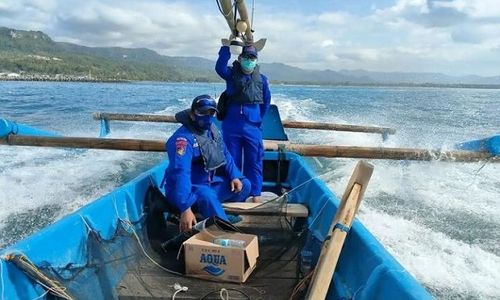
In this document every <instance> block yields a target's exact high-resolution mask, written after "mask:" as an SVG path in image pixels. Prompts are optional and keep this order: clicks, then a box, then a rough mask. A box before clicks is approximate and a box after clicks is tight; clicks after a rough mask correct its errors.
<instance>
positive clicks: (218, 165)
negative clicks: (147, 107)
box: [163, 95, 250, 232]
mask: <svg viewBox="0 0 500 300" xmlns="http://www.w3.org/2000/svg"><path fill="white" fill-rule="evenodd" d="M216 112H217V108H216V102H215V100H214V99H212V98H211V97H210V96H209V95H201V96H198V97H196V98H194V100H193V102H192V104H191V109H187V110H184V111H181V112H179V113H177V114H176V115H175V118H176V120H177V121H178V122H180V123H181V124H182V126H181V127H180V128H179V129H177V131H175V132H174V134H173V135H172V136H171V137H170V138H169V139H168V140H167V143H166V149H167V152H168V159H169V165H168V168H167V169H166V170H165V177H164V179H163V185H164V186H165V195H166V198H167V201H168V202H169V203H168V204H170V206H174V207H175V208H176V209H177V210H178V212H179V213H180V224H179V226H180V230H181V232H185V231H189V230H191V228H192V226H193V225H194V224H196V217H195V215H194V212H197V213H200V214H201V215H202V216H203V218H208V217H211V216H214V215H215V216H218V217H220V218H222V219H224V220H228V218H227V215H226V213H225V212H224V209H223V208H222V204H221V203H222V202H239V201H245V200H246V198H247V197H248V195H249V193H250V182H249V181H248V179H246V178H244V177H243V176H242V174H241V172H240V171H239V169H238V168H237V167H236V165H235V163H234V161H233V158H232V157H231V155H230V154H229V152H228V150H227V148H226V146H225V144H224V142H223V140H222V136H221V134H220V132H219V130H218V129H217V127H216V126H215V125H214V124H213V121H214V119H215V117H214V115H215V113H216Z"/></svg>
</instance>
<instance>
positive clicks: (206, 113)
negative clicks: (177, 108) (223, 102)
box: [194, 109, 215, 117]
mask: <svg viewBox="0 0 500 300" xmlns="http://www.w3.org/2000/svg"><path fill="white" fill-rule="evenodd" d="M194 114H195V115H197V116H200V117H202V116H215V109H208V110H206V111H199V110H195V111H194Z"/></svg>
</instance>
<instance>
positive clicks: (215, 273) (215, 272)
mask: <svg viewBox="0 0 500 300" xmlns="http://www.w3.org/2000/svg"><path fill="white" fill-rule="evenodd" d="M203 271H205V272H207V273H208V274H210V275H213V276H220V275H222V274H224V272H225V271H224V269H221V268H217V267H215V266H211V265H208V266H206V267H204V268H203Z"/></svg>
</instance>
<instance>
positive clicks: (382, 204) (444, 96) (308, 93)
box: [0, 82, 500, 299]
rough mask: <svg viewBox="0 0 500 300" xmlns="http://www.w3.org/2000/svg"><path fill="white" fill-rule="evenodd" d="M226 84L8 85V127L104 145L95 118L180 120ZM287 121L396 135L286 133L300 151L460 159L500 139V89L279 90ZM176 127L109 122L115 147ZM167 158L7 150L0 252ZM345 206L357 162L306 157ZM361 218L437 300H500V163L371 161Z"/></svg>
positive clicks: (3, 151)
mask: <svg viewBox="0 0 500 300" xmlns="http://www.w3.org/2000/svg"><path fill="white" fill-rule="evenodd" d="M223 88H224V86H223V85H222V84H208V83H206V84H203V83H199V84H191V83H186V84H182V83H175V84H174V83H122V84H108V83H46V82H0V118H6V119H9V120H13V121H16V122H19V123H23V124H27V125H31V126H34V127H37V128H41V129H46V130H52V131H57V132H60V133H62V134H64V135H70V136H87V137H96V136H97V135H98V133H99V122H97V121H94V120H93V119H92V116H91V114H92V113H93V112H95V111H104V112H121V113H160V114H174V113H175V112H177V111H179V110H182V109H185V108H188V107H189V105H190V103H191V99H193V98H194V97H195V96H197V95H199V94H207V93H208V94H211V95H219V94H220V93H221V92H222V90H223ZM271 90H272V93H273V98H272V102H273V103H274V104H277V105H278V106H279V108H280V112H281V116H282V118H283V119H293V120H301V121H315V122H334V123H345V124H357V125H375V126H384V127H391V128H395V129H396V130H397V132H396V134H395V135H391V136H390V137H389V139H388V140H387V141H383V140H382V138H381V136H380V135H377V134H363V133H348V132H333V131H310V130H297V129H289V130H287V133H288V136H289V138H290V139H291V140H292V141H294V142H297V143H309V144H328V145H355V146H370V147H378V146H381V147H416V148H425V149H435V148H441V149H452V148H453V145H454V144H455V143H457V142H462V141H467V140H471V139H477V138H481V137H487V136H491V135H493V134H499V133H500V117H499V116H500V90H488V89H455V88H392V87H391V88H387V87H319V86H285V85H272V86H271ZM177 127H178V125H176V124H163V123H133V122H128V123H127V122H112V123H111V135H110V137H114V138H143V139H161V140H164V139H166V138H167V137H168V136H169V135H170V134H171V133H172V132H173V131H174V130H175V129H176V128H177ZM164 156H165V155H164V154H162V153H144V152H126V151H106V150H81V149H78V150H75V149H73V150H71V149H70V150H68V149H51V148H37V147H8V146H0V207H1V209H0V248H3V247H5V246H8V245H10V244H12V243H14V242H15V241H17V240H19V239H22V238H24V237H26V236H27V235H29V234H31V233H33V232H34V231H36V230H38V229H40V228H42V227H44V226H46V225H48V224H50V223H52V222H54V221H56V220H58V219H60V218H61V217H62V216H64V215H66V214H68V213H70V212H72V211H74V210H76V209H78V208H79V207H81V206H83V205H85V204H87V203H89V202H90V201H92V200H93V199H96V198H97V197H99V196H101V195H103V194H104V193H107V192H109V191H111V190H112V189H113V188H115V187H117V186H120V185H121V184H123V183H125V182H127V181H128V180H130V179H132V178H134V177H135V176H137V175H138V174H139V173H141V172H143V171H146V170H147V169H148V168H150V167H152V166H153V165H155V164H156V163H158V162H159V161H160V160H162V159H163V158H164ZM307 160H308V162H309V163H310V165H311V166H312V167H313V168H314V169H315V171H316V172H317V173H318V174H324V175H323V176H322V179H324V180H325V181H326V182H327V184H328V186H329V187H330V189H331V190H332V191H333V192H334V193H335V194H336V195H338V196H341V193H342V192H343V191H344V188H345V185H346V184H347V181H348V179H349V177H350V175H351V172H352V170H353V168H354V166H355V164H356V162H357V160H356V159H307ZM370 163H372V164H373V165H374V166H375V171H374V174H373V176H372V179H371V182H370V184H369V186H368V189H367V191H366V194H365V199H364V201H363V204H362V206H361V209H360V212H359V214H358V217H359V219H360V220H361V221H362V222H363V224H364V225H365V226H366V227H367V228H368V229H369V230H370V231H371V232H372V233H373V234H374V235H375V237H376V238H377V239H378V240H379V241H380V242H381V243H382V244H383V245H384V246H385V248H386V249H387V250H388V251H389V252H390V253H391V254H392V255H394V257H395V258H396V259H397V260H398V261H399V262H400V263H401V264H402V265H403V266H404V267H405V268H406V269H407V270H408V271H409V272H410V273H411V274H413V275H414V276H415V277H416V278H417V280H418V281H420V282H421V283H423V284H424V285H425V287H426V288H427V289H428V290H429V291H430V292H431V293H432V294H433V295H434V296H436V297H437V298H441V299H456V298H459V299H460V298H463V299H466V298H467V299H468V298H472V299H492V298H497V299H500V287H499V286H500V285H499V284H498V282H499V281H500V165H499V164H495V163H491V162H477V163H450V162H416V161H411V162H403V161H389V160H370Z"/></svg>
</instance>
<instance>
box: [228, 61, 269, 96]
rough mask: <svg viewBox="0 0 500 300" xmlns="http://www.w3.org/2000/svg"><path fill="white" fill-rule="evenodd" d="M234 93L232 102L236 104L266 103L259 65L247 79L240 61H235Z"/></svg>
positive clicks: (233, 68)
mask: <svg viewBox="0 0 500 300" xmlns="http://www.w3.org/2000/svg"><path fill="white" fill-rule="evenodd" d="M232 70H233V84H234V88H235V93H234V95H231V96H230V99H231V100H230V102H231V103H236V104H261V103H264V94H263V83H262V78H261V76H260V73H259V66H258V65H257V66H255V69H254V70H253V72H252V76H251V79H250V80H248V81H247V79H246V78H245V74H244V73H243V71H242V70H241V65H240V63H239V62H238V61H234V62H233V67H232Z"/></svg>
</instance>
